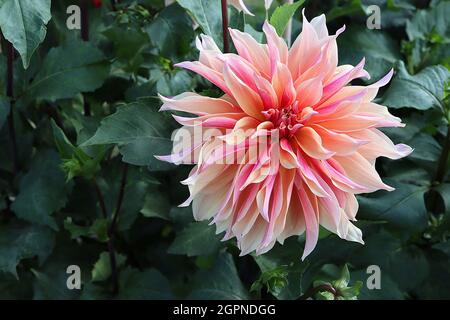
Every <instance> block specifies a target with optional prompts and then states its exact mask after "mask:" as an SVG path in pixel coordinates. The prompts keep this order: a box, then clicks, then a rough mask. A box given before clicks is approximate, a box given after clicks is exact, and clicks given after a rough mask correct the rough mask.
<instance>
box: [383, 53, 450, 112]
mask: <svg viewBox="0 0 450 320" xmlns="http://www.w3.org/2000/svg"><path fill="white" fill-rule="evenodd" d="M449 78H450V71H449V70H448V69H446V68H445V67H443V66H439V65H438V66H432V67H427V68H425V69H423V70H422V71H421V72H419V73H418V74H416V75H410V74H409V73H408V72H407V71H406V69H405V65H404V63H403V62H400V64H399V68H398V74H397V75H396V76H395V77H394V79H393V80H392V82H391V85H390V86H389V89H388V90H387V91H386V93H385V94H384V96H383V104H385V105H387V106H388V107H391V108H402V107H409V108H415V109H418V110H427V109H430V108H432V107H434V106H438V107H440V108H441V109H443V104H442V99H443V98H444V90H445V83H446V82H447V81H448V79H449Z"/></svg>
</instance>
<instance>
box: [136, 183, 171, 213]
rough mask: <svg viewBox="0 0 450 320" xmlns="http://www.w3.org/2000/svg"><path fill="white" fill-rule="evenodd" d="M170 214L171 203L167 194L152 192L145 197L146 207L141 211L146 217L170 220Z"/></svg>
mask: <svg viewBox="0 0 450 320" xmlns="http://www.w3.org/2000/svg"><path fill="white" fill-rule="evenodd" d="M169 212H170V202H169V199H168V197H167V194H166V193H163V192H160V191H159V190H151V191H150V192H148V193H147V194H146V195H145V203H144V207H143V208H142V210H141V213H142V215H143V216H144V217H147V218H161V219H165V220H168V219H169Z"/></svg>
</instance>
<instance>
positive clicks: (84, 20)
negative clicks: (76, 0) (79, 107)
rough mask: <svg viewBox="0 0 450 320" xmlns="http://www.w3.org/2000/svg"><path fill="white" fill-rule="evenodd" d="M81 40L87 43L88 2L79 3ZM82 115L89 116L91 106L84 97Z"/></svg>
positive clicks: (83, 0)
mask: <svg viewBox="0 0 450 320" xmlns="http://www.w3.org/2000/svg"><path fill="white" fill-rule="evenodd" d="M81 39H83V41H89V1H88V0H82V1H81ZM83 107H84V115H85V116H88V117H89V116H90V115H91V105H90V104H89V102H88V101H87V100H86V97H84V106H83Z"/></svg>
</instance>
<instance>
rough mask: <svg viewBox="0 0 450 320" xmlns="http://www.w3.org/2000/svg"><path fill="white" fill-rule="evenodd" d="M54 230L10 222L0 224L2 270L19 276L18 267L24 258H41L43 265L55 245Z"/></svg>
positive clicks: (0, 263) (0, 268) (0, 267)
mask: <svg viewBox="0 0 450 320" xmlns="http://www.w3.org/2000/svg"><path fill="white" fill-rule="evenodd" d="M54 242H55V239H54V235H53V232H52V231H51V230H50V229H48V228H45V227H38V226H25V225H22V224H9V225H2V226H0V272H9V273H11V274H13V275H14V276H15V277H16V278H18V275H17V271H16V267H17V265H18V264H19V263H20V261H21V260H22V259H29V258H33V257H36V256H37V257H38V258H39V265H42V264H43V263H44V262H45V260H46V259H47V258H48V256H49V255H50V254H51V252H52V250H53V247H54Z"/></svg>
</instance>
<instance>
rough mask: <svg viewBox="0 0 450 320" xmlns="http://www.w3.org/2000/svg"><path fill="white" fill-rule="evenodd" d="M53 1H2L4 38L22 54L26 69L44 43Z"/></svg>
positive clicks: (0, 14) (0, 13)
mask: <svg viewBox="0 0 450 320" xmlns="http://www.w3.org/2000/svg"><path fill="white" fill-rule="evenodd" d="M50 5H51V0H2V1H0V27H1V29H2V33H3V35H4V37H5V38H6V39H7V40H8V41H9V42H11V43H12V44H13V46H14V48H16V50H17V51H18V52H19V53H20V55H21V57H22V63H23V66H24V68H28V65H29V63H30V60H31V56H32V55H33V53H34V51H35V50H36V48H37V47H38V46H39V44H40V43H41V42H42V41H44V38H45V35H46V33H47V28H46V24H47V23H48V22H49V21H50V19H51V17H52V15H51V12H50Z"/></svg>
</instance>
